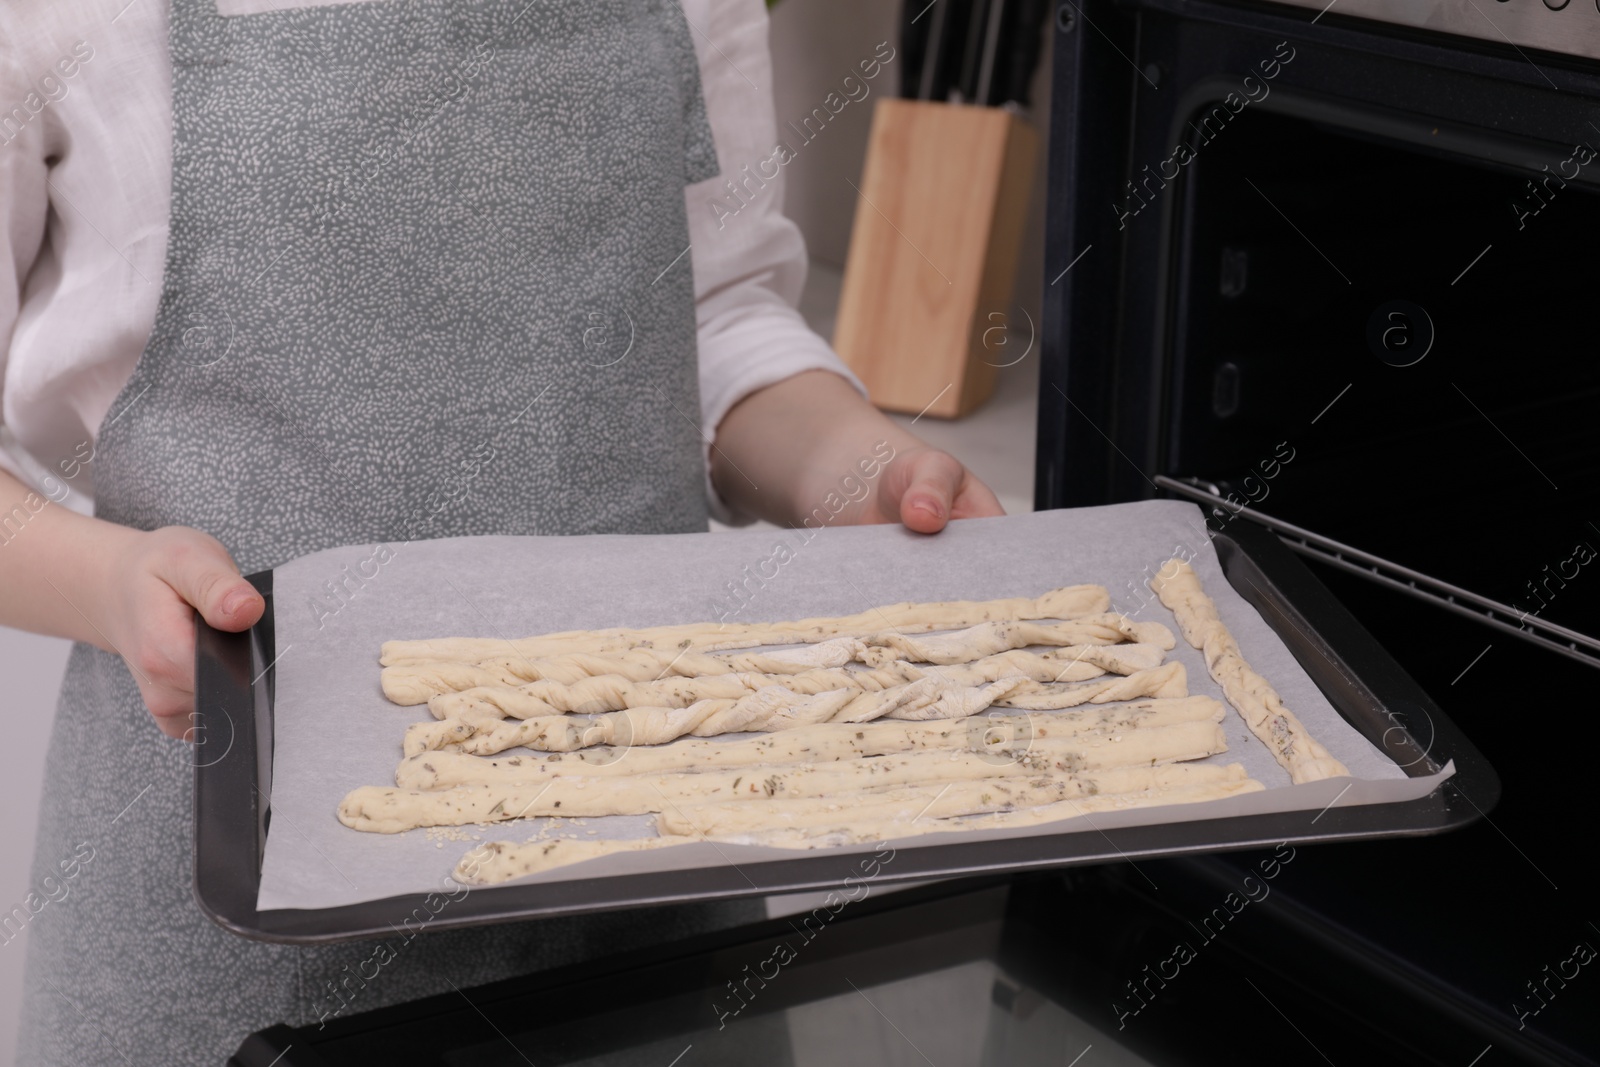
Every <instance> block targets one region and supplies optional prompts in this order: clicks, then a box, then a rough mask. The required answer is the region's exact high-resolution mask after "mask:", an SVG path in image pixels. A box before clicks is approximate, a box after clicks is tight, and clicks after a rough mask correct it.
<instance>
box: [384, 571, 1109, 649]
mask: <svg viewBox="0 0 1600 1067" xmlns="http://www.w3.org/2000/svg"><path fill="white" fill-rule="evenodd" d="M1110 605H1111V596H1110V594H1109V593H1107V592H1106V590H1105V588H1104V587H1103V586H1098V585H1074V586H1067V587H1065V588H1062V589H1052V590H1051V591H1049V592H1048V593H1045V594H1044V595H1043V596H1039V597H1012V598H1010V599H1005V600H952V601H941V602H935V603H921V604H919V603H911V602H906V603H901V604H888V605H885V606H883V607H879V608H871V609H869V610H867V611H863V612H860V613H858V614H855V615H843V616H838V617H829V618H816V619H801V620H800V621H798V622H766V623H760V622H758V623H744V624H739V625H728V624H726V623H721V624H719V623H710V622H702V623H688V624H683V625H677V626H653V627H647V628H645V629H638V630H627V629H612V630H567V631H564V632H561V633H552V634H544V635H542V636H538V637H528V638H523V639H522V640H519V641H502V640H493V639H489V638H475V637H452V638H443V639H438V640H430V641H385V642H384V644H383V655H382V657H381V660H380V662H381V663H382V664H383V665H384V666H385V667H393V666H396V665H398V664H401V663H424V662H427V661H430V660H455V661H458V662H461V663H477V662H479V661H481V660H485V659H489V658H491V657H496V656H505V655H507V654H508V653H509V654H511V655H515V656H525V657H528V658H537V657H540V656H553V655H560V654H562V653H567V652H626V651H628V650H630V649H635V648H656V649H672V650H674V651H679V650H683V649H689V650H694V651H701V652H713V651H718V650H723V649H733V648H753V647H756V646H759V645H790V644H794V645H810V644H815V643H817V642H819V641H826V640H828V639H829V638H833V637H841V636H846V635H850V634H862V633H877V632H878V631H879V630H882V629H884V628H886V627H887V628H888V629H891V630H898V631H901V632H903V633H905V632H909V633H927V632H929V631H932V630H955V629H960V628H963V627H967V626H972V625H975V624H977V623H980V622H988V621H990V620H992V619H1076V618H1079V617H1080V616H1084V615H1094V614H1097V613H1100V612H1104V611H1106V610H1107V608H1109V607H1110Z"/></svg>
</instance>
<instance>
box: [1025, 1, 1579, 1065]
mask: <svg viewBox="0 0 1600 1067" xmlns="http://www.w3.org/2000/svg"><path fill="white" fill-rule="evenodd" d="M1054 33H1055V46H1056V51H1055V67H1054V79H1055V80H1054V89H1053V91H1054V97H1053V108H1054V114H1055V115H1056V118H1055V120H1054V122H1053V129H1052V138H1051V144H1050V153H1051V155H1050V197H1049V209H1048V212H1049V220H1048V230H1047V248H1048V253H1047V263H1046V276H1045V279H1044V281H1045V325H1044V345H1043V358H1044V367H1043V370H1042V383H1041V389H1040V407H1039V418H1040V429H1039V433H1040V439H1039V448H1038V468H1037V504H1038V506H1039V507H1040V508H1054V507H1072V506H1080V505H1088V504H1099V503H1108V502H1114V501H1124V500H1135V499H1141V498H1146V497H1153V496H1170V497H1178V498H1186V499H1194V500H1197V501H1199V502H1201V503H1202V504H1203V505H1204V506H1205V507H1206V508H1207V509H1208V511H1209V512H1210V514H1211V523H1212V525H1213V527H1214V528H1217V529H1225V528H1227V527H1229V526H1230V525H1232V524H1235V523H1249V524H1259V525H1265V526H1267V527H1268V528H1269V529H1272V530H1273V531H1274V532H1276V533H1277V534H1278V535H1279V536H1280V537H1281V538H1282V539H1283V540H1284V542H1285V543H1286V544H1288V545H1289V546H1290V547H1291V548H1293V549H1295V550H1296V551H1298V552H1300V553H1301V554H1302V555H1304V556H1305V557H1306V558H1307V559H1308V561H1309V562H1310V563H1311V565H1312V567H1313V569H1314V570H1315V571H1316V573H1318V575H1319V577H1320V578H1321V579H1322V581H1323V582H1324V583H1325V584H1326V585H1327V586H1328V587H1329V588H1330V589H1331V590H1332V591H1333V592H1334V593H1335V594H1336V596H1337V597H1338V598H1339V599H1340V600H1341V601H1342V602H1343V603H1345V605H1346V606H1347V607H1349V608H1351V609H1352V611H1353V612H1354V613H1355V615H1356V616H1357V618H1358V619H1360V620H1361V622H1362V623H1363V624H1364V625H1366V626H1367V628H1368V629H1369V630H1370V631H1371V632H1372V633H1373V634H1374V635H1375V636H1377V637H1378V638H1379V640H1380V641H1381V642H1382V643H1383V644H1384V645H1385V647H1386V648H1387V649H1388V650H1389V651H1390V652H1391V653H1392V654H1393V655H1394V656H1395V658H1396V659H1397V660H1398V661H1399V662H1400V663H1401V664H1402V666H1403V667H1404V668H1405V669H1406V671H1407V672H1408V673H1410V674H1411V675H1412V676H1413V677H1414V678H1415V679H1416V680H1417V681H1418V682H1419V683H1421V685H1422V687H1423V689H1424V690H1425V691H1427V692H1428V693H1429V695H1430V696H1431V697H1433V698H1434V700H1435V701H1436V702H1437V703H1438V705H1439V706H1440V707H1441V708H1443V709H1444V710H1445V711H1446V712H1447V713H1448V714H1449V715H1450V716H1451V717H1452V719H1453V720H1454V721H1455V722H1457V723H1458V724H1460V725H1461V726H1462V727H1463V729H1464V730H1465V731H1466V732H1467V733H1468V734H1469V736H1470V737H1471V738H1472V740H1473V741H1474V743H1476V744H1477V745H1478V746H1479V747H1480V748H1481V749H1482V750H1483V751H1484V753H1485V755H1486V756H1487V758H1488V759H1489V760H1490V761H1491V762H1492V763H1493V764H1494V766H1495V767H1496V769H1497V770H1498V771H1499V772H1500V775H1501V779H1502V782H1503V787H1504V792H1503V799H1502V800H1501V802H1500V803H1499V805H1498V807H1496V808H1494V809H1493V810H1492V811H1491V810H1485V811H1484V813H1483V814H1484V815H1485V818H1484V819H1482V820H1480V821H1479V822H1478V823H1477V824H1476V825H1474V826H1472V827H1471V828H1469V829H1467V830H1465V831H1463V832H1460V833H1455V834H1451V835H1447V836H1444V837H1440V838H1436V839H1429V840H1425V841H1422V840H1418V841H1393V842H1385V843H1382V844H1363V845H1348V846H1343V845H1341V846H1335V847H1329V848H1325V849H1318V850H1314V852H1313V853H1312V854H1311V855H1312V858H1311V860H1310V864H1308V866H1310V865H1312V864H1314V865H1315V867H1314V869H1312V870H1305V871H1303V872H1297V873H1301V874H1302V877H1301V878H1297V879H1296V881H1295V882H1294V883H1292V884H1290V885H1288V886H1285V887H1283V888H1282V890H1281V902H1282V903H1283V905H1284V908H1285V909H1286V910H1293V911H1295V912H1296V914H1298V915H1299V916H1300V917H1301V918H1302V919H1303V920H1304V921H1305V922H1306V923H1307V924H1308V926H1307V929H1312V928H1315V929H1316V930H1318V931H1319V933H1318V934H1317V935H1316V936H1315V937H1311V936H1309V935H1307V936H1306V937H1296V936H1286V937H1285V938H1284V939H1283V940H1282V941H1281V942H1280V943H1278V944H1276V945H1270V946H1263V952H1264V953H1265V954H1266V956H1267V957H1269V958H1273V959H1276V960H1277V961H1278V962H1279V964H1280V965H1281V966H1283V967H1285V968H1287V969H1288V970H1290V971H1293V972H1295V973H1300V974H1306V973H1308V972H1311V971H1313V970H1315V969H1316V968H1318V967H1321V966H1324V965H1326V966H1327V967H1330V968H1331V967H1332V966H1333V965H1334V960H1335V957H1337V958H1338V959H1341V960H1343V961H1344V962H1350V961H1352V960H1355V961H1361V963H1360V966H1361V967H1362V968H1364V973H1366V974H1367V975H1368V979H1367V980H1366V982H1354V983H1352V984H1351V985H1350V986H1349V987H1348V990H1347V992H1345V993H1342V994H1332V995H1329V996H1327V997H1326V998H1325V1001H1324V1002H1325V1006H1326V1011H1325V1012H1324V1013H1323V1018H1322V1019H1321V1020H1316V1017H1315V1015H1314V1014H1312V1013H1309V1012H1308V1015H1310V1017H1311V1018H1312V1019H1313V1020H1314V1021H1305V1020H1301V1019H1297V1020H1296V1022H1297V1023H1298V1024H1299V1025H1301V1026H1302V1028H1303V1029H1305V1030H1306V1033H1307V1034H1308V1035H1314V1034H1316V1033H1318V1032H1323V1033H1331V1032H1332V1031H1333V1030H1334V1029H1336V1028H1337V1027H1336V1026H1335V1025H1334V1024H1333V1022H1332V1020H1334V1019H1336V1018H1337V1017H1338V1015H1339V1012H1340V1011H1341V1010H1344V1008H1346V1007H1348V1004H1349V1003H1351V1002H1357V1001H1362V1000H1371V999H1372V998H1371V997H1368V996H1366V995H1365V993H1364V992H1362V991H1363V990H1366V991H1370V990H1376V989H1379V988H1384V989H1388V990H1389V992H1388V994H1386V995H1393V996H1397V997H1399V999H1400V1000H1404V1001H1407V1002H1408V1004H1409V1008H1410V1010H1409V1011H1408V1013H1406V1017H1407V1018H1408V1019H1409V1020H1410V1021H1409V1022H1407V1023H1405V1024H1404V1025H1402V1026H1399V1027H1398V1028H1397V1033H1401V1034H1405V1035H1409V1036H1411V1037H1417V1036H1420V1035H1421V1034H1423V1033H1424V1032H1430V1031H1434V1032H1437V1033H1438V1034H1439V1035H1440V1039H1441V1040H1443V1039H1444V1035H1447V1034H1450V1033H1455V1034H1461V1033H1464V1032H1468V1031H1473V1032H1476V1033H1477V1035H1478V1036H1479V1037H1481V1041H1480V1042H1479V1044H1478V1048H1475V1049H1472V1050H1470V1052H1469V1054H1468V1055H1467V1056H1466V1057H1464V1058H1461V1059H1459V1060H1457V1059H1448V1060H1445V1059H1441V1060H1440V1061H1439V1062H1460V1063H1463V1064H1465V1063H1466V1062H1468V1060H1469V1059H1471V1056H1472V1055H1476V1054H1478V1052H1479V1051H1480V1050H1485V1049H1486V1050H1487V1051H1486V1052H1484V1059H1483V1060H1482V1062H1483V1063H1485V1064H1492V1063H1496V1062H1510V1061H1511V1060H1512V1059H1518V1058H1521V1059H1524V1060H1526V1061H1528V1062H1551V1063H1555V1062H1561V1063H1574V1062H1584V1063H1588V1062H1595V1058H1596V1057H1600V1026H1597V1025H1596V1022H1597V1017H1600V1013H1596V1012H1595V1011H1594V1010H1593V1006H1594V1004H1595V1003H1596V999H1595V998H1596V997H1600V983H1595V985H1594V986H1590V987H1588V988H1585V984H1584V983H1585V982H1587V981H1588V979H1589V976H1588V975H1587V974H1585V973H1584V971H1585V970H1586V968H1585V967H1584V966H1583V965H1581V964H1578V963H1577V962H1575V961H1576V960H1577V959H1579V958H1585V957H1586V956H1588V955H1590V954H1592V951H1593V949H1592V948H1591V947H1590V946H1596V947H1600V928H1597V926H1596V925H1595V923H1596V922H1597V921H1600V917H1597V916H1596V915H1595V913H1594V911H1593V908H1592V904H1593V901H1594V900H1595V899H1596V890H1597V889H1600V879H1597V878H1596V876H1595V875H1594V874H1592V873H1591V866H1590V864H1589V862H1588V857H1587V853H1588V851H1589V849H1588V846H1587V844H1585V842H1586V841H1587V840H1588V832H1587V831H1586V830H1585V829H1583V826H1584V824H1585V822H1586V821H1587V818H1588V816H1589V814H1590V812H1592V811H1593V807H1594V802H1593V799H1592V795H1591V792H1590V789H1591V781H1592V775H1591V774H1590V772H1589V771H1588V770H1587V769H1585V768H1584V766H1583V763H1582V756H1581V755H1579V754H1581V753H1583V752H1586V751H1589V750H1590V749H1591V747H1592V743H1593V742H1594V740H1595V739H1596V738H1597V736H1600V731H1597V729H1596V726H1595V716H1594V714H1593V712H1594V709H1595V705H1596V700H1595V697H1594V693H1595V691H1596V690H1595V687H1596V685H1597V684H1600V672H1597V669H1596V668H1597V667H1600V556H1597V550H1600V430H1597V427H1596V414H1597V411H1600V360H1597V359H1596V358H1595V356H1596V342H1595V336H1594V331H1595V327H1596V315H1595V311H1596V307H1597V303H1596V299H1597V293H1600V264H1597V262H1596V259H1595V255H1594V247H1595V236H1596V234H1600V196H1597V195H1596V191H1597V189H1600V159H1597V154H1600V63H1597V62H1596V61H1597V60H1600V5H1597V4H1596V3H1595V2H1594V0H1332V2H1330V0H1290V2H1280V3H1213V2H1205V0H1127V2H1095V0H1083V2H1079V0H1065V2H1063V3H1062V4H1060V5H1058V6H1057V8H1056V25H1055V28H1054ZM1402 713H1403V712H1402ZM1411 725H1412V726H1413V727H1414V728H1420V729H1421V730H1423V731H1424V732H1425V731H1426V724H1417V723H1413V724H1411ZM1465 799H1466V800H1467V801H1468V802H1469V803H1470V802H1472V798H1471V797H1470V796H1468V797H1466V798H1465ZM1231 862H1233V861H1230V860H1216V861H1212V862H1211V863H1210V864H1209V865H1207V866H1208V870H1209V871H1210V873H1211V874H1213V875H1215V874H1216V873H1217V872H1218V871H1220V870H1223V869H1225V868H1227V867H1228V865H1229V864H1230V863H1231ZM1161 866H1162V867H1163V868H1168V869H1166V870H1165V871H1164V873H1163V874H1160V875H1156V876H1155V881H1156V882H1158V883H1161V882H1163V881H1164V880H1165V879H1166V878H1168V877H1170V878H1171V879H1172V880H1173V881H1174V882H1176V881H1180V880H1182V881H1189V880H1191V876H1192V875H1193V872H1184V871H1182V870H1180V869H1179V868H1176V867H1171V865H1161ZM1152 873H1153V872H1152ZM1135 881H1137V879H1136V880H1135ZM1134 888H1135V889H1141V888H1142V889H1148V886H1144V885H1143V883H1142V882H1141V883H1139V884H1138V885H1135V886H1134ZM1162 888H1163V890H1166V888H1167V886H1166V885H1163V886H1162ZM1163 895H1164V894H1154V896H1156V897H1160V896H1163ZM1318 944H1320V945H1322V948H1320V949H1319V948H1317V947H1316V946H1317V945H1318ZM1296 957H1299V959H1300V962H1299V963H1298V964H1294V963H1293V962H1292V961H1293V960H1295V958H1296ZM1313 960H1321V961H1323V962H1322V963H1312V962H1311V961H1313ZM1396 979H1403V980H1401V981H1399V983H1398V988H1401V989H1405V990H1409V991H1410V993H1409V995H1403V994H1397V993H1394V990H1393V989H1390V988H1389V987H1391V986H1395V980H1396ZM1341 1000H1342V1001H1345V1004H1343V1005H1341V1004H1340V1003H1339V1002H1340V1001H1341ZM1376 1010H1377V1009H1375V1008H1374V1011H1376ZM1463 1019H1469V1020H1473V1022H1472V1023H1470V1024H1469V1023H1466V1022H1463V1021H1462V1020H1463ZM1423 1044H1427V1042H1423ZM1302 1051H1304V1050H1303V1049H1302ZM1335 1060H1336V1061H1337V1060H1338V1058H1337V1057H1335ZM1303 1062H1312V1061H1311V1060H1304V1061H1303ZM1411 1062H1434V1060H1432V1059H1428V1058H1424V1057H1419V1058H1417V1059H1414V1060H1412V1061H1411ZM1475 1062H1476V1061H1475Z"/></svg>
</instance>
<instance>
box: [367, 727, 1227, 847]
mask: <svg viewBox="0 0 1600 1067" xmlns="http://www.w3.org/2000/svg"><path fill="white" fill-rule="evenodd" d="M1046 747H1048V748H1049V750H1050V751H1049V754H1048V755H1041V752H1042V751H1043V750H1044V749H1045V748H1046ZM1226 748H1227V741H1226V739H1225V738H1224V736H1223V733H1222V727H1221V726H1218V725H1217V724H1216V723H1211V722H1187V723H1179V724H1176V725H1173V726H1163V727H1158V728H1155V729H1144V730H1128V731H1127V732H1125V733H1123V732H1117V733H1107V732H1101V733H1098V734H1086V735H1082V736H1080V737H1077V738H1071V739H1065V738H1064V739H1060V740H1059V741H1056V742H1044V741H1037V740H1036V741H1034V742H1033V743H1032V745H1030V747H1029V749H1028V752H1027V755H1028V757H1029V758H1035V757H1037V758H1039V759H1043V760H1047V761H1048V762H1049V764H1051V765H1055V764H1060V765H1061V766H1062V767H1063V768H1065V769H1067V770H1070V771H1073V772H1077V771H1088V770H1100V769H1103V768H1106V767H1126V766H1139V767H1150V766H1154V765H1155V764H1158V763H1170V762H1176V761H1179V760H1187V759H1195V758H1197V757H1200V756H1206V755H1211V754H1213V753H1215V752H1220V751H1225V750H1226ZM755 766H757V767H759V766H760V765H755ZM830 769H834V770H842V773H843V774H844V776H845V780H847V781H848V780H851V779H856V780H858V784H857V786H856V788H858V789H860V788H862V787H864V786H866V785H869V784H870V783H872V782H873V780H874V772H875V766H873V765H862V766H858V767H857V768H856V769H855V770H853V771H852V770H851V769H850V768H849V766H848V764H847V763H841V764H837V765H833V766H832V767H831V768H830ZM744 773H748V774H755V773H758V772H757V771H755V770H754V769H752V768H749V767H747V768H745V769H744ZM788 773H798V772H793V771H791V772H788ZM675 777H676V776H675ZM687 777H694V778H696V779H699V780H698V781H697V782H695V783H691V784H689V785H688V786H687V788H689V789H690V790H691V792H694V793H698V792H699V791H700V790H703V789H719V788H722V787H724V786H725V787H726V788H728V789H730V790H731V789H732V788H733V787H732V785H731V784H730V783H729V780H728V776H727V775H725V774H724V775H712V774H705V772H701V774H698V775H690V776H687ZM768 777H772V775H770V774H769V775H768ZM530 778H532V779H533V780H531V781H525V782H515V783H512V784H508V785H500V784H487V783H480V784H475V785H459V786H453V787H451V788H448V789H438V790H425V789H398V788H394V789H391V788H388V787H384V786H370V785H369V786H361V787H360V788H358V789H354V790H351V791H350V792H349V793H348V794H346V796H345V798H344V800H343V801H341V802H340V804H339V821H340V822H342V823H344V824H345V825H346V826H348V827H350V828H351V829H353V830H365V831H368V832H372V833H384V834H389V833H399V832H401V831H404V830H411V829H415V828H417V827H419V826H464V825H466V824H468V823H478V822H498V821H503V820H507V819H520V818H533V817H536V816H543V815H571V816H582V817H596V818H597V817H601V816H605V815H638V814H642V813H646V812H652V811H660V810H661V806H662V804H663V803H665V802H667V801H668V800H669V799H670V797H669V796H667V795H664V793H663V790H662V788H661V785H660V783H659V781H658V780H656V779H655V778H652V777H650V776H634V777H617V778H606V779H605V780H604V781H602V782H598V783H591V782H590V781H588V780H586V779H584V778H582V777H572V778H562V777H557V778H552V779H550V780H549V781H545V782H541V781H539V780H538V779H537V778H534V777H533V776H531V775H530ZM774 788H775V787H774Z"/></svg>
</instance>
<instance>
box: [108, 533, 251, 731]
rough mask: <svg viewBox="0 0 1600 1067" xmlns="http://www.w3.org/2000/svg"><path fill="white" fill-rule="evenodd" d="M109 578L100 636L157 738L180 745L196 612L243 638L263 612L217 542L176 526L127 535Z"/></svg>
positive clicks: (189, 721) (188, 723)
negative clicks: (130, 680)
mask: <svg viewBox="0 0 1600 1067" xmlns="http://www.w3.org/2000/svg"><path fill="white" fill-rule="evenodd" d="M109 575H110V579H109V580H110V585H109V586H108V588H109V590H110V595H109V596H108V597H107V599H106V602H105V603H106V614H105V615H104V616H103V619H104V622H103V629H102V632H103V633H104V634H105V635H106V637H107V639H108V641H111V642H112V643H113V647H114V648H115V649H116V651H117V652H118V653H120V654H121V656H122V658H123V659H124V660H126V661H127V664H128V669H129V670H130V671H131V672H132V674H133V677H134V681H135V682H136V683H137V684H138V686H139V694H140V696H141V697H142V698H143V699H144V703H145V707H146V708H148V709H149V711H150V714H151V716H152V717H153V718H154V719H155V722H156V725H157V726H158V727H159V728H160V729H161V732H162V733H164V734H166V735H167V736H168V737H187V736H189V735H190V731H191V730H192V727H193V713H194V710H195V709H194V648H195V621H194V615H195V612H196V611H198V612H199V613H200V614H201V616H202V617H204V618H205V620H206V622H207V623H209V624H210V625H212V626H215V627H216V628H218V629H221V630H244V629H247V628H248V627H250V626H251V625H252V624H254V623H255V622H256V621H257V620H259V619H260V618H261V615H262V613H263V611H264V610H265V609H266V604H265V602H264V601H263V600H262V598H261V594H259V593H257V592H256V591H255V588H254V587H253V586H251V585H250V583H249V582H247V581H245V580H244V579H243V578H241V577H240V576H239V570H238V568H237V567H236V566H235V565H234V562H233V560H232V558H231V557H230V556H229V555H228V552H227V549H225V548H223V547H222V545H221V543H220V542H218V541H217V540H216V539H215V538H213V537H211V536H210V535H208V534H204V533H201V532H200V531H199V530H192V529H188V528H186V527H181V526H171V527H165V528H163V529H160V530H153V531H150V532H148V533H143V532H140V533H135V534H133V536H132V537H131V538H130V540H128V541H127V542H126V543H125V547H124V549H123V550H122V551H121V552H120V553H118V555H117V557H116V558H115V560H114V561H113V565H112V566H111V567H110V568H109Z"/></svg>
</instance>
